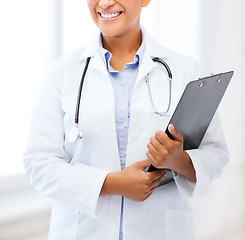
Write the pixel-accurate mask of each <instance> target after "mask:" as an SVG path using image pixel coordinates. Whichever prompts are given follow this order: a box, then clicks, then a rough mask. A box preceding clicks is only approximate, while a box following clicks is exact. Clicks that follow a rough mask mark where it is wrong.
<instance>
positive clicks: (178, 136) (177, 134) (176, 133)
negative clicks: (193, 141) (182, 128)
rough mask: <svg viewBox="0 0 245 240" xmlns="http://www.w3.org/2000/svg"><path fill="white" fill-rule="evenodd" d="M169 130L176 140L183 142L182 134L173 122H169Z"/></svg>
mask: <svg viewBox="0 0 245 240" xmlns="http://www.w3.org/2000/svg"><path fill="white" fill-rule="evenodd" d="M168 131H169V132H170V134H171V135H172V136H173V138H174V140H176V141H178V142H183V136H182V134H181V133H180V132H179V131H178V130H177V129H176V128H175V127H174V125H173V124H169V126H168Z"/></svg>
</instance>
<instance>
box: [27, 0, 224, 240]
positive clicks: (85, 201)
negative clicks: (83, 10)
mask: <svg viewBox="0 0 245 240" xmlns="http://www.w3.org/2000/svg"><path fill="white" fill-rule="evenodd" d="M87 2H88V7H89V10H90V13H91V16H92V18H93V20H94V22H95V24H96V25H97V26H98V28H99V30H100V34H99V36H97V37H96V38H95V40H94V41H92V42H90V43H89V44H87V45H86V46H84V47H82V48H81V49H79V50H77V51H75V52H74V53H72V54H70V55H69V56H67V57H65V58H63V59H61V60H59V61H58V62H56V63H55V64H54V66H53V67H52V68H51V70H50V72H49V74H48V75H47V77H46V78H45V80H44V83H43V86H42V89H41V92H40V95H39V99H38V101H37V104H36V107H35V109H34V114H33V120H32V126H31V131H30V137H29V139H30V141H29V143H28V147H27V151H26V153H25V154H24V164H25V168H26V171H27V174H28V176H29V178H30V181H31V183H32V184H33V186H34V187H35V188H36V189H37V190H38V191H40V192H41V193H43V194H45V195H47V196H49V197H51V198H52V199H54V206H53V210H52V217H51V225H50V234H49V239H52V240H56V239H57V240H63V239H64V240H67V239H69V240H72V239H78V240H79V239H86V240H87V239H89V240H90V239H106V240H110V239H111V240H115V239H120V240H122V239H124V240H136V239H140V240H143V239H148V240H149V239H150V240H153V239H166V240H168V239H174V240H178V239H181V240H184V239H186V240H191V239H194V230H193V219H192V214H191V208H190V204H189V200H188V198H189V197H192V196H194V195H195V194H197V193H199V192H200V191H201V190H203V189H204V188H205V187H206V186H207V185H208V184H209V183H210V182H211V181H212V179H213V178H215V177H217V175H219V174H220V172H221V170H222V168H223V167H224V165H225V164H226V163H227V151H226V146H225V143H224V141H223V135H222V129H221V127H220V123H219V120H218V117H217V116H215V117H214V119H213V120H212V122H211V124H210V126H209V129H208V131H207V133H206V135H205V137H204V139H203V141H202V143H201V146H200V148H199V149H196V150H191V151H186V152H185V151H183V137H182V136H181V134H180V133H179V132H178V131H177V129H174V126H172V125H170V126H169V131H170V133H171V134H172V136H173V137H174V139H173V140H171V139H169V138H168V137H167V135H166V134H165V133H163V132H162V130H165V128H166V127H167V124H168V122H169V120H170V117H171V115H172V113H173V111H174V109H175V107H176V105H177V103H178V101H179V99H180V96H181V94H182V92H183V90H184V88H185V86H186V84H187V83H188V81H190V80H193V79H195V78H196V77H197V71H196V65H195V63H194V61H192V60H191V59H190V58H188V57H185V56H182V55H180V54H177V53H175V52H173V51H170V50H168V49H166V48H164V47H162V46H159V45H158V44H157V43H156V42H155V41H154V40H153V39H152V38H151V37H150V36H149V35H148V34H147V32H146V31H145V30H144V29H143V28H141V27H140V14H141V9H142V7H146V6H147V5H148V4H149V3H150V0H115V1H114V0H110V1H109V0H88V1H87ZM152 57H158V58H160V59H162V60H164V61H166V62H167V64H168V65H169V66H170V69H171V71H172V73H173V81H172V87H171V92H172V100H171V104H170V109H169V111H168V113H167V114H165V115H164V116H163V117H160V116H157V115H156V114H154V111H153V109H152V106H151V103H150V99H149V96H148V88H147V84H146V81H145V79H146V76H148V77H149V79H150V81H151V83H152V84H153V85H154V83H155V84H158V83H160V82H161V81H167V80H165V79H164V78H161V79H159V77H157V76H158V74H155V72H156V71H165V70H164V68H163V66H161V68H162V69H160V70H159V64H157V63H155V62H153V60H152ZM88 62H89V64H88V65H87V68H86V64H87V63H88ZM84 68H85V69H87V70H85V72H86V75H85V77H84V83H83V88H82V96H81V101H79V102H80V106H79V108H78V109H79V110H80V111H79V114H78V117H79V121H78V124H77V125H78V128H79V129H80V130H81V132H79V131H78V130H76V129H77V128H76V126H75V119H74V116H75V113H76V103H77V92H78V89H79V85H80V79H81V76H82V72H83V69H84ZM165 78H166V77H165ZM166 79H167V78H166ZM159 81H160V82H159ZM154 96H157V97H159V98H163V99H164V101H163V104H166V106H167V105H168V90H165V91H164V93H163V91H162V89H161V88H159V89H158V88H155V89H154ZM74 133H75V135H74ZM79 134H80V135H79ZM74 136H75V137H74ZM149 164H153V165H154V166H156V167H157V168H159V170H157V171H154V172H151V173H150V172H146V171H145V168H147V167H148V166H149ZM165 168H168V169H171V170H173V172H174V179H175V181H174V182H172V183H169V184H166V185H163V186H161V187H159V188H157V186H158V185H159V183H160V182H161V181H162V180H163V179H164V176H165Z"/></svg>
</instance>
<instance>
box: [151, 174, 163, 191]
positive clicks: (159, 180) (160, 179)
mask: <svg viewBox="0 0 245 240" xmlns="http://www.w3.org/2000/svg"><path fill="white" fill-rule="evenodd" d="M164 176H165V175H164ZM163 180H164V177H160V178H158V179H156V180H155V181H153V182H152V185H151V187H150V189H149V191H152V190H153V189H154V190H155V189H156V188H157V187H158V186H159V184H160V183H161V182H162V181H163Z"/></svg>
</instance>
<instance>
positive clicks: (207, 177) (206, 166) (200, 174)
mask: <svg viewBox="0 0 245 240" xmlns="http://www.w3.org/2000/svg"><path fill="white" fill-rule="evenodd" d="M193 72H194V74H193V75H194V78H193V77H192V79H197V76H207V74H204V72H203V71H201V70H200V67H199V66H198V64H197V63H195V62H194V64H193ZM186 152H187V153H188V155H189V156H190V158H191V161H192V164H193V167H194V169H195V171H196V179H197V182H196V183H193V182H191V181H189V180H188V179H186V178H185V177H183V176H182V175H180V174H178V173H175V172H174V173H173V175H174V179H175V182H176V185H177V187H178V189H179V191H180V193H181V195H182V196H183V197H185V198H188V197H192V196H195V195H196V194H198V193H200V192H201V191H203V190H204V189H205V188H206V187H207V186H208V185H209V184H210V183H211V182H212V180H213V179H215V178H217V177H218V176H220V174H221V172H222V169H223V168H224V166H225V165H226V164H227V163H228V159H229V157H228V155H229V154H228V150H227V146H226V143H225V137H224V134H223V129H222V124H221V121H220V118H219V114H218V112H216V114H215V115H214V117H213V119H212V121H211V123H210V125H209V127H208V129H207V131H206V133H205V135H204V138H203V140H202V142H201V144H200V146H199V148H198V149H194V150H188V151H186Z"/></svg>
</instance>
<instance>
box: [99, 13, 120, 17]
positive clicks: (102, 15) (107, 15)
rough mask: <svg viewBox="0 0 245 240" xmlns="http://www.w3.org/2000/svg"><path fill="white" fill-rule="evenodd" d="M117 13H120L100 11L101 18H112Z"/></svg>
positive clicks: (117, 14)
mask: <svg viewBox="0 0 245 240" xmlns="http://www.w3.org/2000/svg"><path fill="white" fill-rule="evenodd" d="M119 15H120V13H110V14H104V13H101V17H102V18H114V17H117V16H119Z"/></svg>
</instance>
